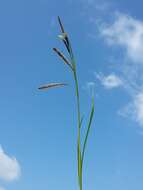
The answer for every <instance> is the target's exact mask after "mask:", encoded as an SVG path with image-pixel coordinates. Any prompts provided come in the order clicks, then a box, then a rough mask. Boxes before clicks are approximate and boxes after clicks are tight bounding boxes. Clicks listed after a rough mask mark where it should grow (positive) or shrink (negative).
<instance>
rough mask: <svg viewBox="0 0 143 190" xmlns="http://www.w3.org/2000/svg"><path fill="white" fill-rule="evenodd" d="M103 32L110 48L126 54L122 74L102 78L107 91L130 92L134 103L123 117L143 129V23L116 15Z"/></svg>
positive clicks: (122, 111)
mask: <svg viewBox="0 0 143 190" xmlns="http://www.w3.org/2000/svg"><path fill="white" fill-rule="evenodd" d="M112 19H113V18H112ZM99 32H100V35H101V36H102V38H103V39H104V40H105V42H106V43H107V45H109V46H116V47H118V48H120V51H122V52H123V54H122V56H120V58H119V59H120V60H121V64H120V68H118V71H119V69H120V72H119V73H118V75H117V74H116V71H115V74H114V75H112V74H111V75H107V76H106V75H105V76H104V75H99V76H100V77H98V78H99V80H100V82H101V84H102V85H103V86H104V87H105V88H106V89H112V88H114V87H119V86H122V87H123V88H124V89H125V90H126V92H128V94H129V95H130V96H131V98H132V101H131V102H129V103H128V104H127V105H126V106H125V107H124V108H123V109H121V110H120V115H122V116H128V117H131V118H132V119H134V120H135V121H136V122H138V124H139V125H140V126H143V91H142V89H143V75H142V73H143V21H141V20H138V19H135V18H133V17H132V16H130V15H126V14H123V13H116V14H115V17H114V21H113V22H110V23H104V22H102V23H100V25H99ZM117 51H118V49H117ZM118 67H119V65H118Z"/></svg>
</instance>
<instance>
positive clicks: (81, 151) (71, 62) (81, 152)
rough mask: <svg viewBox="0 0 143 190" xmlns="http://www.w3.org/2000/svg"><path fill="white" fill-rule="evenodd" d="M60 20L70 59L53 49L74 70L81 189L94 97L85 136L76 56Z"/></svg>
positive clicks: (54, 85) (58, 85)
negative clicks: (82, 132) (83, 134)
mask: <svg viewBox="0 0 143 190" xmlns="http://www.w3.org/2000/svg"><path fill="white" fill-rule="evenodd" d="M58 22H59V25H60V30H61V34H60V35H59V36H58V37H59V38H60V40H61V41H62V42H63V43H64V46H65V49H66V50H67V53H68V56H69V59H67V58H66V56H65V55H64V54H63V53H62V52H61V51H60V50H59V49H58V48H53V51H54V52H55V53H56V54H57V55H58V56H59V58H61V59H62V61H63V62H64V63H65V64H66V65H67V66H68V67H69V69H70V70H71V72H72V75H73V79H74V84H75V96H76V105H77V174H78V175H77V176H78V184H79V190H82V189H83V166H84V157H85V150H86V145H87V140H88V137H89V132H90V128H91V124H92V120H93V115H94V98H93V97H92V103H91V111H90V115H89V120H88V123H87V126H86V133H85V136H84V137H82V136H81V130H82V125H83V123H82V121H83V117H81V110H80V94H79V84H78V77H77V69H76V61H75V57H74V53H73V50H72V46H71V43H70V40H69V37H68V34H67V32H65V30H64V27H63V24H62V22H61V19H60V17H58ZM65 85H67V84H66V83H49V84H46V85H42V86H40V87H39V89H40V90H48V89H49V88H53V87H62V86H65ZM82 142H83V144H82Z"/></svg>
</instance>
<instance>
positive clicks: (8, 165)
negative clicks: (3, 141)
mask: <svg viewBox="0 0 143 190" xmlns="http://www.w3.org/2000/svg"><path fill="white" fill-rule="evenodd" d="M19 176H20V165H19V163H18V161H17V160H16V158H15V157H10V156H8V155H7V154H6V153H5V152H4V151H3V149H2V147H1V146H0V179H2V180H5V181H13V180H15V179H17V178H18V177H19Z"/></svg>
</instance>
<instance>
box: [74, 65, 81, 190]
mask: <svg viewBox="0 0 143 190" xmlns="http://www.w3.org/2000/svg"><path fill="white" fill-rule="evenodd" d="M73 67H74V69H73V74H74V80H75V90H76V98H77V112H78V140H77V150H78V178H79V179H78V180H79V188H80V190H82V161H81V145H80V144H81V143H80V127H81V119H80V97H79V87H78V79H77V74H76V65H75V63H73Z"/></svg>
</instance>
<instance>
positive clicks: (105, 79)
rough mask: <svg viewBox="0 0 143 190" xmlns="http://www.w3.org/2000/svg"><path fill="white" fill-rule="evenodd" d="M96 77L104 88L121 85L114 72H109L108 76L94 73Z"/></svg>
mask: <svg viewBox="0 0 143 190" xmlns="http://www.w3.org/2000/svg"><path fill="white" fill-rule="evenodd" d="M96 77H97V78H98V79H99V80H100V82H101V84H102V85H103V86H104V87H105V88H106V89H112V88H117V87H119V86H122V85H123V82H122V80H121V79H120V78H119V77H118V76H116V75H115V74H110V75H108V76H104V75H101V74H98V75H96Z"/></svg>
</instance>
